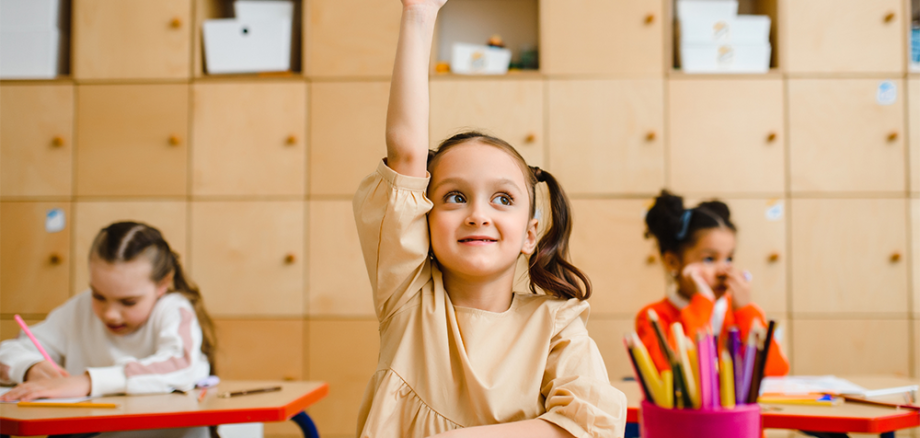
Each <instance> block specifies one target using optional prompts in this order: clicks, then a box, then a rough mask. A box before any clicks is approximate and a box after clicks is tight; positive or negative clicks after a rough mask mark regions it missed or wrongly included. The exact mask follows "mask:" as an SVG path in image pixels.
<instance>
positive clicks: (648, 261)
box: [645, 255, 658, 265]
mask: <svg viewBox="0 0 920 438" xmlns="http://www.w3.org/2000/svg"><path fill="white" fill-rule="evenodd" d="M657 260H658V258H656V257H655V256H653V255H649V256H648V257H646V258H645V264H647V265H654V264H655V261H657Z"/></svg>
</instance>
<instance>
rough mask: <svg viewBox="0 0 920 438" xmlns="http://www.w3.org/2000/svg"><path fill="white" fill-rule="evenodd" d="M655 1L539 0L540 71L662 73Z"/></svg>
mask: <svg viewBox="0 0 920 438" xmlns="http://www.w3.org/2000/svg"><path fill="white" fill-rule="evenodd" d="M663 6H664V2H661V1H658V0H636V1H628V2H622V1H610V0H541V1H540V31H541V35H540V69H541V70H542V72H544V73H547V74H550V75H563V74H565V75H574V74H584V75H588V74H654V75H660V74H662V73H663V72H664V70H665V65H666V62H667V61H666V60H665V54H664V45H665V44H664V32H663V31H662V26H665V25H669V24H670V20H666V19H665V17H663V10H662V7H663Z"/></svg>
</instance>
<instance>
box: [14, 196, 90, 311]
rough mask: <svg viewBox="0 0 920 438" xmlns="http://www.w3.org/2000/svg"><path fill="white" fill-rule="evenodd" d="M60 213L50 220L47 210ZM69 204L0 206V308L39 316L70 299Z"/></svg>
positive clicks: (15, 204) (38, 203) (26, 203)
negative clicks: (55, 218)
mask: <svg viewBox="0 0 920 438" xmlns="http://www.w3.org/2000/svg"><path fill="white" fill-rule="evenodd" d="M56 209H57V210H60V212H59V213H62V214H56V215H54V216H55V217H57V218H58V220H49V219H48V218H49V216H50V215H49V212H51V211H52V210H56ZM70 213H71V209H70V203H69V202H3V203H0V272H2V274H0V307H2V308H3V312H4V313H24V314H36V313H38V314H43V313H48V312H50V311H51V310H52V309H54V308H55V307H57V306H60V305H61V304H63V303H64V301H67V298H69V297H70V293H69V291H70V269H69V268H68V266H69V265H70V263H69V260H70V232H71V223H70V221H71V218H72V216H71V214H70Z"/></svg>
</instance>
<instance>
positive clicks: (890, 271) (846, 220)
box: [791, 199, 908, 317]
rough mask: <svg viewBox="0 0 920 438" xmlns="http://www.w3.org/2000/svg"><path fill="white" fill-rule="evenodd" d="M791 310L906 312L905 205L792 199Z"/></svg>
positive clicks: (900, 201) (883, 201) (880, 201)
mask: <svg viewBox="0 0 920 438" xmlns="http://www.w3.org/2000/svg"><path fill="white" fill-rule="evenodd" d="M791 208H792V222H791V227H792V230H791V232H792V239H791V245H792V247H791V248H792V249H791V251H792V262H793V263H792V272H791V275H792V303H791V304H792V311H793V312H795V313H796V314H822V315H830V314H848V315H853V314H860V315H876V316H878V317H881V315H885V316H890V315H892V314H900V315H904V317H906V316H907V313H908V310H907V309H908V306H907V305H908V295H907V294H908V285H907V275H908V274H907V269H908V267H907V260H906V257H905V254H906V251H907V249H908V248H907V244H908V242H907V230H906V226H907V224H906V218H907V201H906V200H904V199H793V200H792V203H791Z"/></svg>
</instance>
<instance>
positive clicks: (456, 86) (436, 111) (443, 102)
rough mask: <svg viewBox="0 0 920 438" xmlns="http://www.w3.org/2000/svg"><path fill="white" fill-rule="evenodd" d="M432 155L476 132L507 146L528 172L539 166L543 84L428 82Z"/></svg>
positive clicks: (541, 144)
mask: <svg viewBox="0 0 920 438" xmlns="http://www.w3.org/2000/svg"><path fill="white" fill-rule="evenodd" d="M430 89H431V131H430V135H429V136H430V138H431V145H430V147H431V149H435V148H437V146H438V144H439V143H440V142H441V141H443V140H445V139H447V138H448V137H450V136H451V135H454V134H457V133H460V132H463V131H467V130H477V131H482V132H484V133H488V134H490V135H493V136H496V137H498V138H501V139H502V140H505V141H507V142H508V143H511V145H512V146H514V147H515V149H517V150H518V152H520V153H521V155H522V156H523V157H524V159H525V160H527V164H529V165H531V166H542V165H543V147H544V144H545V142H544V138H543V133H544V130H543V81H540V80H507V79H505V80H502V79H498V80H469V79H467V80H463V79H444V80H434V81H431V86H430Z"/></svg>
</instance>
